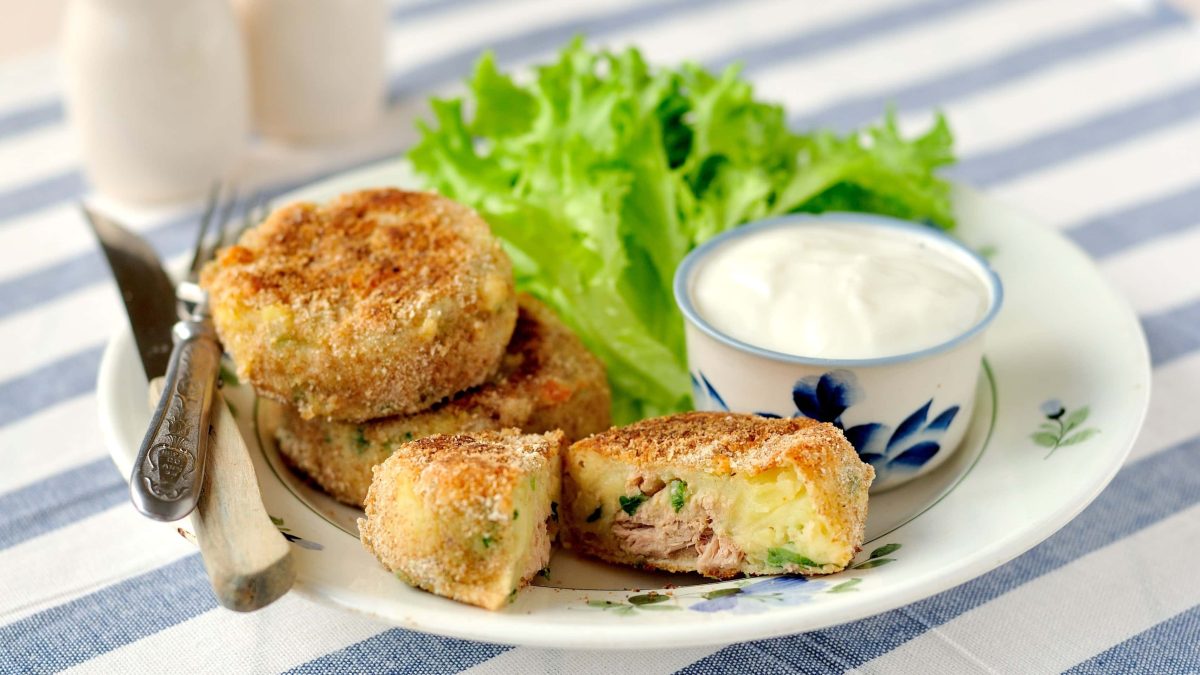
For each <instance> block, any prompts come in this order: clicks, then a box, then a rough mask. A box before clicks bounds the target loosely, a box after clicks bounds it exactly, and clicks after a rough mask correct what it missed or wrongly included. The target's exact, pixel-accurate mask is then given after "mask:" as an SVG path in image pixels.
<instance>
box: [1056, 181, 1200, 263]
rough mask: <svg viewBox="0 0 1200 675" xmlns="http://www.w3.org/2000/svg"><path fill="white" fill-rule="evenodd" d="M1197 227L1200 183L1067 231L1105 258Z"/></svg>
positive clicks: (1088, 221) (1199, 208) (1107, 214)
mask: <svg viewBox="0 0 1200 675" xmlns="http://www.w3.org/2000/svg"><path fill="white" fill-rule="evenodd" d="M1198 161H1200V160H1198ZM1195 225H1200V184H1197V185H1193V186H1191V187H1188V188H1185V189H1183V190H1180V191H1178V192H1174V193H1172V194H1169V195H1166V196H1164V197H1159V198H1157V199H1154V200H1153V201H1149V202H1144V203H1141V204H1135V205H1133V206H1130V207H1128V208H1124V209H1121V210H1120V211H1114V212H1111V213H1105V214H1103V215H1100V216H1097V217H1095V218H1092V219H1090V220H1087V221H1085V222H1083V223H1080V224H1078V225H1074V226H1072V227H1071V228H1069V229H1068V230H1067V231H1066V232H1067V234H1068V235H1069V236H1070V237H1071V239H1074V240H1075V242H1076V243H1078V244H1079V245H1080V246H1082V247H1083V248H1084V250H1086V251H1087V252H1088V253H1089V254H1091V255H1092V256H1095V257H1097V258H1104V257H1108V256H1111V255H1113V254H1115V253H1119V252H1121V251H1124V250H1126V249H1128V248H1131V247H1133V246H1134V245H1138V244H1142V243H1145V242H1147V241H1151V240H1153V239H1157V238H1159V237H1163V236H1166V235H1169V234H1173V233H1176V232H1181V231H1183V230H1186V229H1188V228H1190V227H1192V226H1195Z"/></svg>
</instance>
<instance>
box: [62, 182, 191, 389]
mask: <svg viewBox="0 0 1200 675" xmlns="http://www.w3.org/2000/svg"><path fill="white" fill-rule="evenodd" d="M82 208H83V214H84V216H85V217H86V218H87V221H88V224H90V225H91V226H92V231H93V232H95V234H96V238H97V239H98V240H99V241H100V248H101V249H102V250H103V251H104V257H105V258H107V259H108V266H109V268H111V269H112V273H113V277H114V278H115V279H116V280H117V288H118V289H119V290H120V291H121V300H123V301H124V302H125V313H126V314H128V315H129V324H130V327H131V328H133V339H134V342H136V343H137V349H138V355H139V356H140V357H141V358H142V368H143V369H144V370H145V371H146V379H147V380H152V379H154V378H156V377H158V376H160V375H164V374H166V372H167V361H168V360H169V359H170V357H171V349H172V348H173V346H174V344H173V342H172V340H171V327H172V326H174V325H175V322H176V321H178V320H179V317H178V315H177V314H176V310H175V284H174V283H172V282H171V278H170V277H169V276H167V272H166V270H164V269H163V267H162V263H161V262H159V260H158V254H157V253H155V252H154V249H153V248H152V247H151V246H150V244H148V243H146V240H145V239H142V238H141V237H139V236H137V235H136V234H134V233H132V232H130V231H129V230H126V229H125V228H123V227H121V226H120V225H118V224H116V223H115V222H113V221H112V220H110V219H109V218H107V217H105V216H104V215H103V214H100V213H97V212H95V211H92V210H91V209H89V208H88V207H86V206H84V207H82Z"/></svg>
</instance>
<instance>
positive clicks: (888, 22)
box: [705, 0, 993, 115]
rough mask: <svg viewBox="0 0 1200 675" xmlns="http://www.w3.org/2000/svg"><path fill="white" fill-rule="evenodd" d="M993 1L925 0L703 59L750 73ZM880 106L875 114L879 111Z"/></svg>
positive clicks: (711, 63) (710, 63)
mask: <svg viewBox="0 0 1200 675" xmlns="http://www.w3.org/2000/svg"><path fill="white" fill-rule="evenodd" d="M989 2H993V0H926V1H925V2H915V3H912V4H907V3H906V4H904V5H902V6H900V7H896V8H892V9H887V10H885V11H882V12H877V13H872V14H869V15H867V16H862V17H854V18H851V19H849V20H847V21H843V22H840V23H833V24H829V25H827V26H817V27H816V28H809V29H805V30H803V31H800V32H797V33H792V34H790V35H786V36H784V37H781V38H777V39H775V40H771V41H770V42H766V43H763V44H758V45H755V46H753V47H739V48H737V49H735V50H733V51H730V52H728V53H726V54H722V55H721V56H717V57H714V58H711V59H705V63H707V64H709V65H710V66H711V67H715V68H724V67H726V66H729V65H731V64H734V63H740V64H742V68H743V72H746V73H752V72H754V71H757V70H763V69H765V68H768V67H770V66H773V65H775V64H777V63H779V62H781V61H796V60H799V59H802V58H807V57H811V56H814V55H816V54H819V53H821V52H825V51H830V50H834V49H842V48H845V47H846V46H848V45H853V44H857V43H861V42H866V41H867V40H869V39H872V38H875V37H878V36H879V35H881V34H887V33H891V32H896V31H899V30H902V29H905V28H909V27H912V26H918V25H921V24H923V23H928V22H929V21H931V20H933V19H940V18H943V17H945V16H948V15H952V14H955V13H958V12H963V11H966V10H969V9H973V8H975V7H977V6H980V5H983V4H985V3H989ZM879 110H880V108H877V109H876V110H875V111H874V113H875V114H876V115H878V114H879Z"/></svg>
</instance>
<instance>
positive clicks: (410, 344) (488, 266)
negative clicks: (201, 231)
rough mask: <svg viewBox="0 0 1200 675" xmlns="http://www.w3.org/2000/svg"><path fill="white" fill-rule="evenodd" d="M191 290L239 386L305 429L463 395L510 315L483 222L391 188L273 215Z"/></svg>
mask: <svg viewBox="0 0 1200 675" xmlns="http://www.w3.org/2000/svg"><path fill="white" fill-rule="evenodd" d="M201 283H202V285H203V286H204V288H205V289H207V291H208V294H209V301H210V304H211V308H212V314H213V321H214V323H215V324H216V327H217V332H218V333H219V334H220V337H221V342H222V343H223V344H224V345H225V348H226V350H227V351H228V352H229V353H230V355H232V356H233V359H234V361H235V362H236V363H237V368H238V375H239V377H241V378H242V379H244V380H246V381H248V382H250V383H252V384H253V385H254V387H255V389H257V390H258V392H259V393H260V394H264V395H266V396H270V397H271V398H274V399H276V400H278V401H280V402H282V403H286V404H288V405H291V406H293V407H295V408H296V409H297V410H299V412H300V415H301V416H303V417H304V418H306V419H311V418H313V417H316V416H321V417H326V418H329V419H339V420H350V421H357V420H366V419H373V418H376V417H386V416H388V415H396V414H404V413H414V412H417V411H420V410H424V409H425V408H428V407H429V406H431V405H433V404H434V403H437V402H438V401H440V400H442V399H444V398H446V397H447V396H450V395H453V394H455V393H457V392H460V391H463V390H465V389H468V388H470V387H473V386H476V385H478V384H480V383H482V382H484V381H485V380H487V379H488V377H490V376H491V375H492V374H493V373H495V372H496V369H497V367H498V366H499V365H500V359H501V358H502V357H503V355H504V348H505V345H507V344H508V341H509V338H510V337H511V336H512V331H513V325H514V323H515V322H516V316H517V301H516V294H515V292H514V290H513V278H512V263H511V262H510V261H509V259H508V256H507V255H506V254H505V253H504V250H503V249H502V248H501V247H500V243H499V241H498V240H497V239H496V238H495V237H493V236H492V233H491V230H490V229H489V228H488V225H487V223H485V222H484V221H483V220H482V219H481V218H480V217H479V216H478V215H477V214H476V213H475V212H474V211H472V210H471V209H469V208H467V207H465V206H462V205H460V204H457V203H455V202H453V201H450V200H449V199H446V198H445V197H440V196H438V195H435V194H431V193H423V192H406V191H404V190H397V189H378V190H363V191H361V192H351V193H347V194H344V195H342V196H341V197H338V198H337V199H334V200H333V201H332V202H330V203H329V204H328V205H326V206H318V205H316V204H311V203H296V204H291V205H289V206H286V207H284V208H282V209H279V210H277V211H275V212H274V213H272V214H271V215H270V217H268V218H267V219H266V220H265V221H264V222H263V223H262V224H261V225H259V226H257V227H255V228H252V229H250V230H249V231H247V232H246V233H245V234H244V235H243V236H242V237H241V240H240V241H239V242H238V244H237V245H235V246H231V247H229V248H228V249H226V250H224V251H223V252H221V254H220V255H219V256H218V258H217V260H215V261H214V262H212V263H210V264H209V265H208V267H206V268H205V269H204V272H203V275H202V277H201Z"/></svg>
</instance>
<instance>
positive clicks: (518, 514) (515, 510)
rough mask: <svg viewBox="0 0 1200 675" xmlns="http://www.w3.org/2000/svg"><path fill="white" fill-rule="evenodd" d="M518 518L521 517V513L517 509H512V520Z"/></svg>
mask: <svg viewBox="0 0 1200 675" xmlns="http://www.w3.org/2000/svg"><path fill="white" fill-rule="evenodd" d="M520 517H521V512H520V511H518V510H517V509H513V520H516V519H517V518H520Z"/></svg>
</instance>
